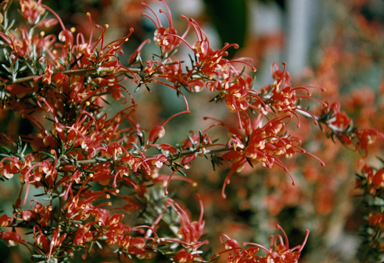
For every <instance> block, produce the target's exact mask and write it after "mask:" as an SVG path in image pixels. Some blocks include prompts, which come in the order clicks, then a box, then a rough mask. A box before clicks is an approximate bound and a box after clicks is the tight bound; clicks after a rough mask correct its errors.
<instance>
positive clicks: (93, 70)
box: [11, 67, 141, 84]
mask: <svg viewBox="0 0 384 263" xmlns="http://www.w3.org/2000/svg"><path fill="white" fill-rule="evenodd" d="M113 70H114V69H111V68H109V67H108V68H103V67H101V68H87V69H75V70H65V71H61V73H63V74H64V75H67V76H71V75H75V74H79V75H83V74H92V73H96V72H106V73H110V72H112V71H113ZM140 71H141V69H138V68H131V69H129V70H127V69H120V70H119V72H123V73H126V72H140ZM36 77H39V76H36V75H34V76H28V77H24V78H19V79H15V80H14V81H12V82H11V84H17V83H21V82H25V81H31V80H33V79H34V78H36Z"/></svg>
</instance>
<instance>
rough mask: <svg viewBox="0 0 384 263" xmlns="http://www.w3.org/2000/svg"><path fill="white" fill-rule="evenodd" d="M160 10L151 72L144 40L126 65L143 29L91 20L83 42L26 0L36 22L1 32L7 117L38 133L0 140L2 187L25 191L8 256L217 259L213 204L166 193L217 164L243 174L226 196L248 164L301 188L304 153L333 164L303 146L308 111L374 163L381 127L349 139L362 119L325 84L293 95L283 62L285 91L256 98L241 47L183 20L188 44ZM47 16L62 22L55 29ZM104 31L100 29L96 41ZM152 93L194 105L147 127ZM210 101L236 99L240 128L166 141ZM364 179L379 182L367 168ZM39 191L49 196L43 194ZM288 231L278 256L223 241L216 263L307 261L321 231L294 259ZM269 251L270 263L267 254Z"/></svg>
mask: <svg viewBox="0 0 384 263" xmlns="http://www.w3.org/2000/svg"><path fill="white" fill-rule="evenodd" d="M160 2H161V3H162V4H163V5H164V6H165V9H166V11H164V10H163V9H160V11H159V12H160V13H161V14H163V15H164V16H166V18H167V21H168V26H166V25H163V24H162V23H161V22H160V18H159V17H158V16H157V14H156V12H155V11H154V10H153V9H152V8H151V7H149V6H148V5H147V4H144V3H143V6H144V7H145V8H146V9H147V10H149V12H150V13H152V14H153V16H154V18H153V17H152V16H151V15H148V14H146V13H143V14H142V15H143V16H144V18H145V19H147V18H148V19H150V20H151V21H152V22H153V23H154V25H155V27H156V30H155V32H154V39H153V40H154V42H155V44H156V45H158V46H159V48H160V54H158V55H154V56H153V57H152V59H150V60H147V61H143V59H142V57H141V56H140V53H141V52H142V49H143V48H144V46H145V44H146V43H148V42H150V40H145V41H144V42H142V44H140V45H139V47H138V48H137V49H136V50H135V51H134V52H133V53H132V54H131V56H129V58H128V60H127V61H126V62H123V61H122V60H121V58H120V57H119V55H120V54H122V53H123V44H124V43H125V42H127V41H128V40H129V37H131V35H132V34H133V29H130V30H129V33H128V34H127V35H126V36H124V37H122V38H119V39H117V40H114V41H111V42H109V43H106V41H105V35H106V31H107V29H108V27H109V26H108V25H105V26H104V27H103V26H100V25H94V24H93V21H92V18H91V15H90V14H89V13H87V14H86V16H87V17H88V20H89V26H90V29H89V38H88V39H87V40H86V39H85V37H84V35H83V34H82V33H77V34H75V32H76V29H75V28H71V29H68V28H67V27H66V26H65V25H64V23H63V22H62V20H61V19H60V17H59V16H58V15H57V14H56V13H55V12H54V11H53V10H52V9H51V8H50V7H48V6H46V5H44V4H42V1H41V0H40V1H37V2H36V1H34V0H20V10H21V14H22V19H23V20H24V23H20V26H19V27H15V23H8V20H4V21H2V24H1V30H0V31H1V32H0V44H1V45H2V47H3V48H2V52H3V54H2V55H3V56H2V57H3V58H4V63H3V62H2V69H1V72H0V81H1V85H0V89H1V90H0V93H1V105H2V110H4V111H12V112H16V113H18V114H19V115H20V117H21V118H23V119H24V120H25V121H27V122H29V123H31V124H32V125H33V126H34V127H35V128H36V130H37V133H36V134H28V135H23V136H18V135H14V134H11V133H9V134H1V138H2V140H1V143H2V150H1V156H2V159H1V161H0V176H1V177H0V179H1V180H2V181H5V180H17V179H18V180H19V183H20V189H19V195H18V197H17V199H16V201H15V203H14V205H13V207H12V209H13V211H12V216H8V215H7V214H2V216H1V217H0V227H1V228H0V239H1V240H3V241H4V242H5V244H6V245H7V246H16V245H18V244H22V245H24V246H26V247H27V248H28V249H29V250H30V252H31V256H33V258H35V259H37V260H40V261H42V262H55V261H59V260H69V258H71V257H72V258H73V257H75V254H78V253H79V251H82V252H81V253H82V254H83V258H86V257H87V256H88V253H90V252H92V251H94V250H93V245H94V244H97V245H99V246H100V247H101V246H102V245H104V244H106V245H107V246H109V247H114V248H116V250H115V252H114V253H116V254H117V255H118V256H119V255H124V256H126V257H129V258H131V257H136V258H138V259H151V258H154V257H156V256H159V255H160V254H162V256H165V257H167V258H169V259H172V260H173V261H175V262H203V261H204V260H205V259H204V258H205V255H202V251H201V250H200V248H201V247H202V246H203V245H206V244H208V241H207V240H205V239H204V238H203V235H204V226H205V221H204V220H203V214H204V206H203V202H202V198H201V197H200V195H199V194H197V195H196V197H197V199H198V201H199V204H200V214H199V217H198V220H197V221H192V218H193V215H190V214H189V211H188V209H187V208H185V207H184V206H183V205H182V204H181V203H180V202H177V201H176V198H174V197H173V196H172V195H169V193H168V188H169V185H170V183H171V182H172V183H173V181H172V180H181V181H186V182H188V183H190V184H191V185H192V186H196V185H197V184H196V182H195V181H194V180H193V178H192V177H190V176H189V175H187V174H186V170H188V169H189V168H190V167H191V166H192V165H193V163H194V162H195V160H196V159H198V157H201V156H203V157H206V158H209V157H210V159H211V161H212V164H213V166H214V168H215V165H218V164H221V163H222V162H225V163H228V164H229V166H230V167H231V169H230V171H229V173H228V174H227V176H226V178H225V180H224V182H223V187H222V197H223V198H225V191H224V190H225V187H226V185H228V184H229V181H230V178H231V177H232V175H233V174H234V173H235V172H240V170H242V169H243V167H245V166H247V165H249V166H250V167H253V166H255V165H256V164H257V163H261V164H262V165H263V166H265V167H267V168H270V169H271V168H272V167H274V165H276V166H279V167H281V168H282V169H283V170H284V171H285V172H286V173H288V175H289V176H290V177H291V179H292V184H294V182H295V181H294V178H293V176H292V175H291V174H290V172H289V170H288V168H287V167H286V165H285V164H284V160H283V159H284V158H290V157H293V156H294V155H296V153H303V154H306V155H309V156H311V157H314V158H315V159H317V160H319V161H320V164H321V165H323V166H324V165H325V164H324V162H323V161H321V160H320V159H319V158H318V157H316V156H314V155H313V154H311V153H308V152H307V151H306V150H305V149H304V148H302V147H301V139H300V138H297V137H295V136H293V135H292V133H293V132H294V128H293V129H291V128H290V127H289V126H290V125H289V123H290V121H291V119H292V118H295V119H296V120H297V125H296V129H298V128H300V127H301V123H300V118H301V117H300V116H299V114H301V115H304V116H305V117H310V118H312V119H313V121H314V123H315V124H317V123H321V124H322V125H326V126H327V127H328V129H330V131H331V134H335V135H336V136H337V137H338V138H339V139H340V141H342V142H343V143H344V144H346V145H354V146H355V147H356V148H357V149H359V151H361V152H366V150H367V146H368V144H371V143H372V142H374V140H375V139H376V137H377V138H379V137H380V138H381V137H382V133H381V132H379V131H377V130H374V129H360V130H356V129H353V128H351V127H352V126H351V123H352V121H351V120H350V119H349V118H348V117H347V116H346V115H345V114H344V113H340V111H339V109H340V107H339V106H338V104H332V105H331V106H329V105H328V104H326V103H324V102H321V101H319V100H316V99H313V98H312V97H310V96H311V94H310V92H309V90H310V88H314V89H316V87H306V86H300V87H292V85H291V79H290V75H289V73H288V72H287V71H286V65H285V64H284V63H283V69H282V70H280V69H279V67H278V65H277V64H273V65H272V77H273V79H274V82H273V83H272V84H271V85H267V86H265V87H263V88H261V89H259V90H256V89H255V87H254V83H253V76H252V74H253V72H255V71H256V69H255V68H254V67H253V66H252V60H251V59H249V58H236V59H227V58H226V56H227V49H228V48H231V47H234V48H238V45H237V44H225V45H224V46H223V47H222V48H221V49H217V50H214V49H213V48H212V47H211V44H210V41H209V39H208V37H207V35H206V34H205V33H204V31H203V30H202V29H201V27H200V25H199V24H198V23H197V21H196V20H194V19H192V18H188V17H186V16H181V18H182V21H185V23H186V30H185V31H184V33H183V34H181V35H179V34H178V33H177V31H176V28H175V27H174V23H173V19H172V15H171V12H170V9H169V8H168V6H167V4H166V3H165V1H164V0H160ZM9 7H10V3H8V1H7V2H4V3H2V5H1V6H0V8H1V12H3V13H4V17H6V16H5V14H6V12H7V11H8V9H9ZM48 16H51V17H53V18H50V19H45V18H46V17H48ZM56 24H58V25H59V26H60V30H59V33H58V34H49V35H46V33H45V32H44V31H41V32H39V33H36V32H35V30H36V28H39V27H45V28H49V27H53V26H55V25H56ZM95 28H96V29H97V30H98V31H99V33H98V34H99V36H98V37H97V38H96V40H95V39H94V35H95V34H96V32H94V30H95ZM190 31H191V32H192V33H193V35H195V38H196V41H195V42H194V43H189V42H188V41H187V35H188V34H189V33H190ZM181 45H183V46H185V47H186V48H187V49H189V50H190V52H192V56H191V61H190V62H191V65H189V66H186V65H185V62H183V61H181V60H178V59H174V54H175V53H176V52H177V48H179V47H180V46H181ZM239 65H240V66H243V69H242V70H239V69H238V67H239ZM249 71H250V72H249ZM143 85H144V86H146V87H147V88H148V90H149V89H150V87H151V88H152V87H153V88H156V87H158V85H160V86H164V87H167V88H169V89H171V90H173V91H174V92H176V93H177V94H178V95H179V96H181V97H182V100H183V102H184V103H185V108H184V110H182V111H179V112H176V113H174V114H173V115H171V116H170V117H168V118H167V119H165V120H164V121H162V122H159V123H156V124H154V125H153V124H148V123H142V121H141V120H140V118H138V117H137V116H136V113H137V112H138V111H140V106H139V105H138V104H136V101H135V99H134V97H133V95H134V94H133V93H131V92H130V87H131V86H134V87H135V89H134V91H138V90H139V89H140V87H141V86H143ZM318 89H320V90H323V88H318ZM203 90H206V91H207V92H211V93H213V94H214V95H213V96H214V97H213V98H212V100H211V101H215V102H224V103H225V105H226V107H227V109H228V112H229V113H233V114H234V116H236V117H234V118H235V119H237V124H235V125H230V124H228V122H225V121H222V120H219V119H217V118H216V117H217V116H213V117H205V118H204V119H205V120H210V121H213V122H214V123H213V124H210V125H209V126H208V127H207V128H205V129H204V130H202V131H199V132H197V131H192V133H191V135H189V136H188V137H187V139H185V140H182V141H180V142H179V143H175V142H170V143H167V142H163V141H162V140H163V137H164V135H165V132H166V131H167V129H166V128H167V126H166V125H167V124H168V122H169V121H170V120H171V119H173V118H178V117H179V116H181V115H186V114H190V113H191V110H190V105H189V103H188V100H187V97H186V96H185V94H184V93H185V92H190V93H197V92H200V91H203ZM132 94H133V95H132ZM196 96H197V95H196ZM127 98H129V99H127ZM302 100H306V103H310V102H311V101H317V102H319V103H320V106H323V107H325V109H322V110H321V114H320V117H318V116H315V115H314V114H312V113H310V112H309V111H308V110H306V109H304V108H303V106H301V104H300V103H301V101H302ZM111 101H117V102H119V103H120V104H122V106H121V108H120V109H118V110H117V109H114V111H113V112H114V114H112V116H111V114H110V112H111V111H108V108H109V107H108V105H110V103H111ZM193 106H195V105H193ZM108 114H109V115H108ZM214 127H219V128H222V129H223V130H225V131H228V134H229V136H228V137H227V138H225V143H218V142H217V140H215V139H212V138H213V136H212V134H211V132H212V130H213V128H214ZM365 172H367V173H369V171H368V169H366V171H365ZM371 173H372V172H371ZM178 174H181V176H180V175H178ZM380 176H381V175H380ZM368 177H369V179H367V182H369V184H370V189H372V191H377V192H379V190H378V189H379V188H381V182H380V183H378V182H377V181H378V180H379V179H376V175H374V176H371V175H369V176H368ZM377 177H379V176H377ZM381 179H382V178H381ZM31 186H33V187H34V188H35V189H37V191H39V194H36V195H34V196H33V197H32V194H31V192H32V191H31ZM169 196H172V197H169ZM40 199H41V200H40ZM27 204H29V208H30V209H29V208H28V207H26V206H27ZM116 211H117V212H116ZM375 216H376V215H375ZM375 216H374V217H375ZM375 218H376V217H375ZM373 221H375V222H376V221H377V222H378V221H379V220H376V219H375V220H373ZM277 227H278V229H280V230H281V231H282V232H283V234H284V238H283V237H282V236H281V235H277V236H275V237H271V245H270V248H269V249H267V248H265V247H263V246H261V245H258V244H256V243H248V242H243V243H242V246H250V247H248V248H247V249H245V248H242V247H240V246H239V244H238V242H237V241H236V240H233V239H231V238H229V236H228V235H226V234H222V235H221V237H220V241H221V243H222V244H223V245H224V246H225V250H224V251H221V252H219V253H217V254H216V255H215V256H213V257H212V258H211V259H210V260H214V259H215V257H216V256H224V255H225V254H226V255H228V257H227V262H260V263H264V262H265V263H266V262H276V263H278V262H281V263H283V262H286V263H288V262H289V263H291V262H297V261H298V259H299V257H300V254H301V252H302V250H303V247H304V245H305V243H306V241H307V238H308V234H309V231H307V232H306V237H305V240H304V242H303V244H302V245H299V246H296V247H294V248H292V249H290V248H289V243H288V238H287V235H286V234H285V232H284V230H283V229H282V228H281V227H280V226H279V225H278V226H277ZM19 228H26V229H30V230H31V231H30V234H33V240H34V241H33V242H32V243H31V242H29V241H27V239H26V238H24V236H22V234H21V231H16V230H17V229H19ZM224 238H225V239H226V241H223V239H224ZM202 239H204V240H202ZM284 239H285V241H284ZM278 243H279V244H278ZM260 249H261V250H264V251H265V252H266V253H267V254H266V255H265V256H261V255H257V253H258V252H259V251H260Z"/></svg>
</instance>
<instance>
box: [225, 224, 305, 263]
mask: <svg viewBox="0 0 384 263" xmlns="http://www.w3.org/2000/svg"><path fill="white" fill-rule="evenodd" d="M277 228H278V229H280V230H281V231H282V232H283V235H284V238H285V243H284V240H283V238H282V236H281V235H276V236H271V237H270V239H271V244H270V247H269V249H267V248H265V247H264V246H262V245H259V244H256V243H251V242H243V243H241V245H242V246H243V247H245V246H250V247H248V248H247V249H244V248H242V247H240V245H239V244H238V242H237V241H236V240H234V239H231V238H230V237H228V236H227V235H225V234H222V235H221V236H220V241H221V243H222V244H223V245H224V246H225V250H224V251H222V252H220V253H219V254H223V253H227V252H231V253H230V254H229V256H228V260H227V263H238V262H246V263H297V262H298V260H299V258H300V254H301V251H302V250H303V248H304V246H305V243H306V242H307V239H308V235H309V230H306V231H305V232H306V236H305V239H304V241H303V243H302V244H301V245H298V246H296V247H294V248H291V249H290V248H289V242H288V237H287V235H286V234H285V232H284V230H283V229H282V228H281V226H279V225H277ZM223 237H225V239H226V241H225V242H224V241H223ZM260 249H262V250H264V251H265V252H267V255H266V256H260V255H257V253H258V252H259V250H260Z"/></svg>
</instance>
